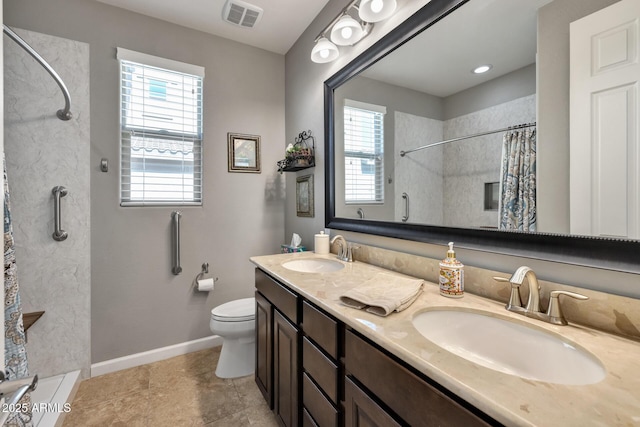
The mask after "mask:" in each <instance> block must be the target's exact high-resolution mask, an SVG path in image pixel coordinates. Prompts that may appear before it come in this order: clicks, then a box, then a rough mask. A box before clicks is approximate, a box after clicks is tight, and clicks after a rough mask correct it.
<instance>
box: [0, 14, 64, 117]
mask: <svg viewBox="0 0 640 427" xmlns="http://www.w3.org/2000/svg"><path fill="white" fill-rule="evenodd" d="M3 32H4V33H5V34H6V35H8V36H9V37H10V38H11V39H12V40H13V41H14V42H16V43H18V45H20V47H21V48H23V49H24V50H26V51H27V53H28V54H29V55H31V56H32V57H33V58H34V59H35V60H36V61H38V62H39V63H40V65H42V66H43V67H44V69H45V70H47V72H48V73H49V74H50V75H51V77H53V79H54V80H55V81H56V83H58V86H60V89H61V90H62V94H63V95H64V108H63V109H61V110H58V111H57V112H56V116H58V118H59V119H60V120H65V121H66V120H69V119H71V117H73V115H72V114H71V111H69V110H71V97H70V96H69V91H68V90H67V86H65V84H64V82H63V81H62V79H61V78H60V76H59V75H58V73H56V71H55V70H54V69H53V68H52V67H51V65H49V63H48V62H47V61H45V59H44V58H43V57H42V56H40V54H39V53H38V52H36V51H35V49H33V48H32V47H31V46H29V44H28V43H27V42H26V41H24V40H23V39H22V38H21V37H20V36H19V35H17V34H16V33H15V32H14V31H13V30H12V29H11V28H9V27H7V26H6V25H4V24H3Z"/></svg>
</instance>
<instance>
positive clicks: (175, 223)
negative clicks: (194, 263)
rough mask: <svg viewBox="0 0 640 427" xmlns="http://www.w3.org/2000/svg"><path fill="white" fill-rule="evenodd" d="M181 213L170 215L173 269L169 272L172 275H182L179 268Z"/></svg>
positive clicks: (176, 212) (175, 212)
mask: <svg viewBox="0 0 640 427" xmlns="http://www.w3.org/2000/svg"><path fill="white" fill-rule="evenodd" d="M181 216H182V213H180V212H179V211H174V212H172V213H171V225H172V230H171V231H172V233H171V235H172V240H173V245H172V246H173V267H172V268H171V272H172V273H173V274H174V275H176V276H177V275H178V274H180V273H182V267H180V217H181Z"/></svg>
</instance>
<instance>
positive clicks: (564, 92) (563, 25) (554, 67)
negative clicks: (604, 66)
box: [538, 0, 618, 233]
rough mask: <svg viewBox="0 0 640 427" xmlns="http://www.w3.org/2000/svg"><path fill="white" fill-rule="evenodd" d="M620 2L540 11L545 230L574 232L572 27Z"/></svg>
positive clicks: (571, 3) (576, 1)
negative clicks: (571, 206)
mask: <svg viewBox="0 0 640 427" xmlns="http://www.w3.org/2000/svg"><path fill="white" fill-rule="evenodd" d="M617 1H618V0H555V1H554V2H552V3H549V4H548V5H546V6H544V7H542V8H540V10H539V11H538V122H539V123H541V126H538V176H539V180H538V229H539V230H545V231H547V232H549V233H569V230H570V228H569V168H568V167H567V165H568V164H569V23H570V22H572V21H575V20H577V19H580V18H582V17H584V16H587V15H590V14H591V13H593V12H595V11H597V10H600V9H602V8H604V7H606V6H609V5H611V4H613V3H616V2H617ZM549 207H551V208H549Z"/></svg>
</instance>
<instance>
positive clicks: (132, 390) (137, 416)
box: [63, 347, 278, 427]
mask: <svg viewBox="0 0 640 427" xmlns="http://www.w3.org/2000/svg"><path fill="white" fill-rule="evenodd" d="M219 355H220V347H216V348H213V349H208V350H202V351H198V352H194V353H190V354H187V355H183V356H178V357H174V358H171V359H167V360H163V361H160V362H155V363H151V364H148V365H143V366H138V367H136V368H131V369H127V370H124V371H119V372H114V373H112V374H107V375H101V376H98V377H95V378H91V379H87V380H84V381H82V382H81V383H80V387H79V388H78V392H77V394H76V396H75V399H74V400H73V403H72V405H71V412H70V413H68V414H67V416H66V418H65V420H64V424H63V426H64V427H90V426H100V427H105V426H118V427H138V426H141V427H162V426H170V427H183V426H185V427H190V426H206V427H218V426H221V427H222V426H224V427H236V426H259V427H270V426H277V425H278V424H277V422H276V420H275V417H274V415H273V413H272V412H271V411H270V410H269V408H268V407H267V404H266V402H265V401H264V398H263V397H262V394H261V393H260V391H259V390H258V387H257V386H256V384H255V382H254V378H253V376H252V375H250V376H247V377H242V378H235V379H231V380H229V379H220V378H218V377H216V376H215V374H214V370H215V366H216V363H217V362H218V357H219Z"/></svg>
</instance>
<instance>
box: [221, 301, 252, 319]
mask: <svg viewBox="0 0 640 427" xmlns="http://www.w3.org/2000/svg"><path fill="white" fill-rule="evenodd" d="M255 316H256V299H255V298H243V299H238V300H234V301H229V302H227V303H224V304H222V305H219V306H217V307H215V308H214V309H213V310H211V319H212V320H216V321H218V322H246V321H247V320H254V319H255Z"/></svg>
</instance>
